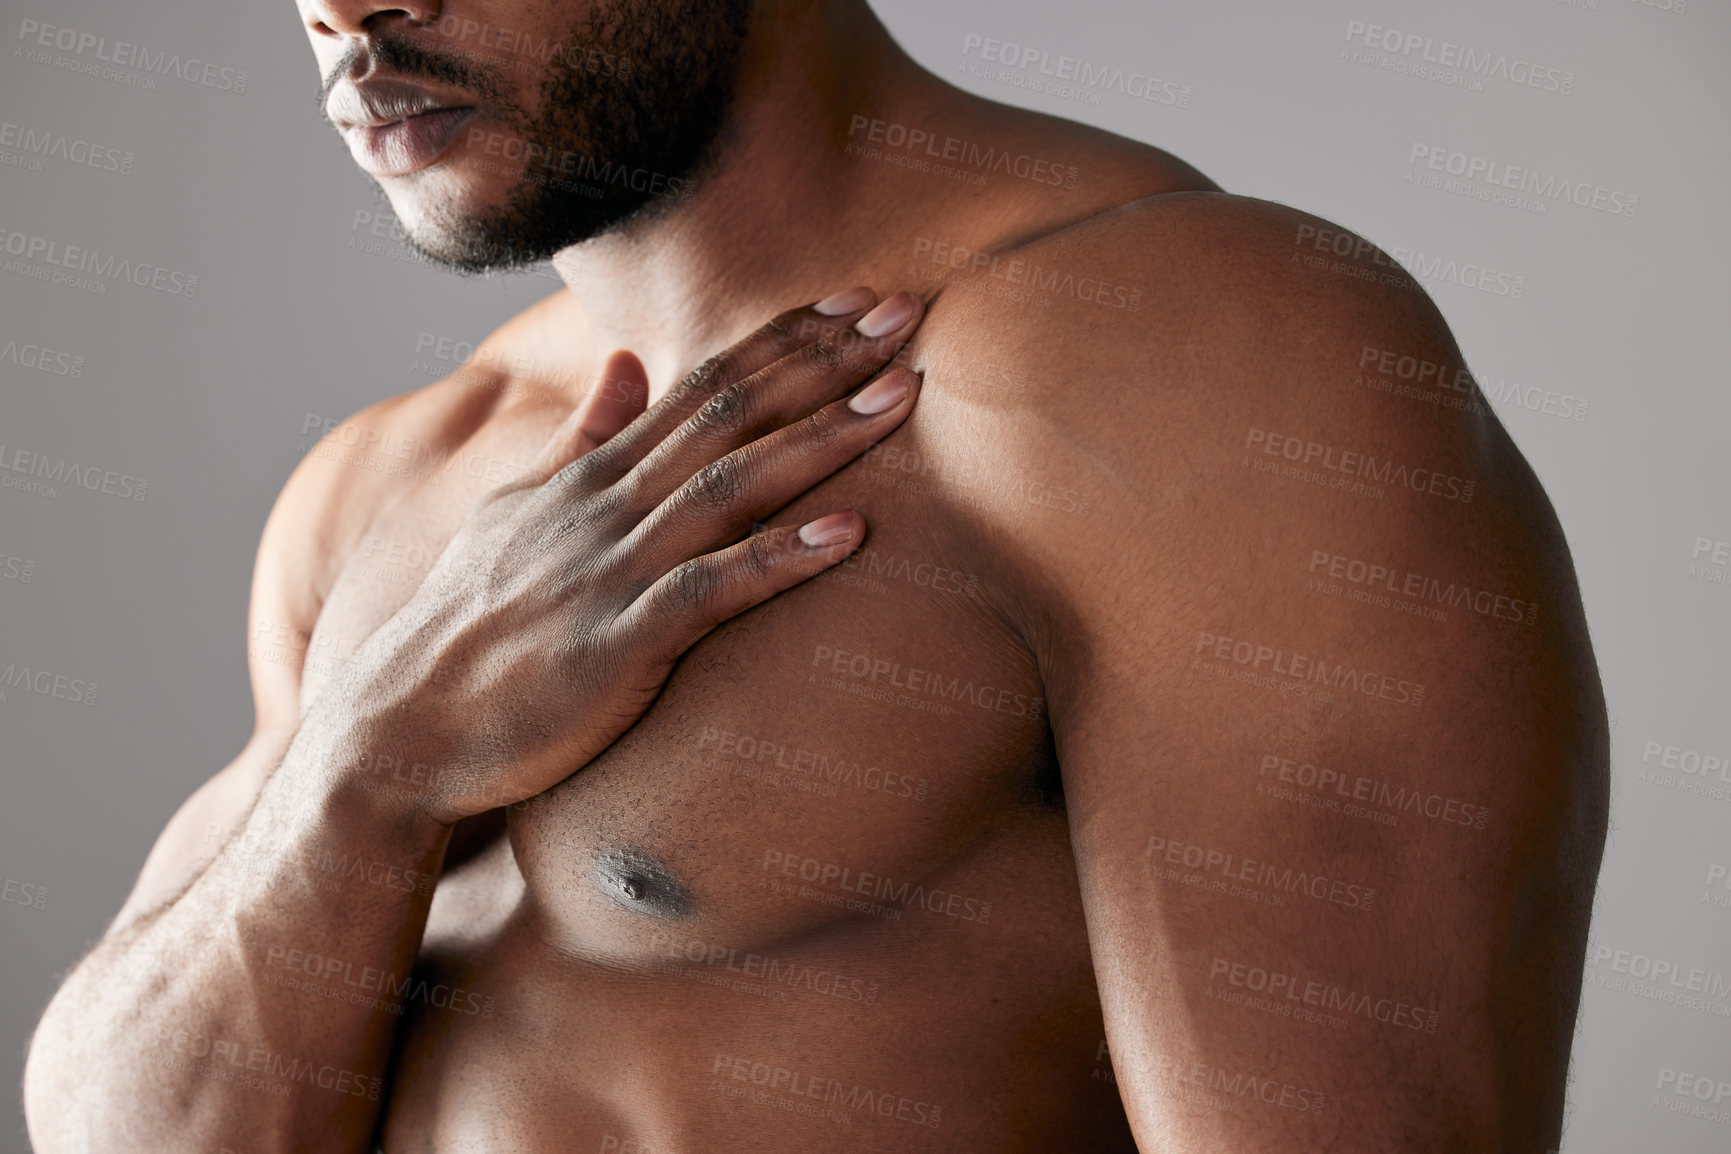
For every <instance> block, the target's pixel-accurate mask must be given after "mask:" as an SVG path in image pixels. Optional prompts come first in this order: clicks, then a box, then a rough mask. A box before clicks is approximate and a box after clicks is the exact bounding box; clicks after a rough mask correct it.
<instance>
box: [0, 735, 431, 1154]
mask: <svg viewBox="0 0 1731 1154" xmlns="http://www.w3.org/2000/svg"><path fill="white" fill-rule="evenodd" d="M340 756H342V755H341V754H340V753H339V752H338V747H337V744H336V743H334V742H331V741H321V740H319V739H318V738H317V737H315V736H312V735H310V734H307V733H303V735H302V738H301V739H297V741H296V742H295V744H294V745H293V746H292V747H291V748H290V750H289V753H288V755H287V756H286V757H285V759H284V761H283V764H282V766H281V767H280V768H279V769H278V770H277V771H276V772H275V773H274V774H272V776H271V778H270V780H269V781H268V782H267V783H266V785H265V787H264V789H263V790H262V792H261V793H260V795H259V800H258V803H257V805H255V806H254V808H253V811H252V813H251V814H250V816H249V817H248V819H247V821H246V823H245V825H244V827H243V828H242V829H241V831H240V832H239V833H238V834H237V835H236V836H235V837H234V839H233V840H232V841H231V842H230V843H229V844H228V845H227V846H226V847H224V849H223V850H222V852H221V853H220V854H219V855H218V856H217V858H216V859H215V861H213V862H212V864H211V865H210V867H209V868H207V869H206V870H205V871H204V872H203V873H202V874H201V875H200V876H199V877H198V879H197V880H196V881H194V882H193V883H192V884H191V885H190V886H189V887H188V889H187V890H186V891H185V892H184V893H183V894H181V895H180V896H179V897H178V898H176V899H175V900H173V901H172V902H170V903H168V904H167V905H165V906H164V907H163V908H161V909H160V910H158V911H156V912H155V913H154V914H152V915H150V916H149V917H147V918H144V919H141V920H139V921H137V922H135V923H133V924H132V925H131V926H130V927H128V928H125V929H123V930H121V931H120V932H119V933H117V934H115V935H114V936H111V937H110V938H109V939H108V940H106V941H104V942H103V943H102V944H100V945H99V946H98V947H97V948H96V950H94V951H93V952H92V953H91V954H90V956H89V957H87V958H86V959H85V960H84V962H83V963H82V964H81V965H79V967H78V968H77V969H76V970H75V971H74V972H73V974H72V976H71V977H70V978H69V979H68V980H67V981H66V983H65V984H64V985H63V986H62V988H61V990H60V991H59V993H58V994H57V995H56V997H55V998H54V1000H53V1002H52V1003H51V1004H50V1006H49V1008H48V1011H47V1013H46V1014H45V1015H44V1017H43V1020H42V1023H41V1025H40V1026H39V1027H38V1029H37V1032H36V1036H35V1039H34V1041H33V1043H32V1047H31V1053H30V1057H29V1064H28V1067H27V1069H26V1074H25V1098H26V1103H25V1104H26V1110H27V1113H28V1116H29V1119H30V1130H31V1136H32V1139H33V1140H34V1142H35V1144H36V1149H37V1150H38V1151H41V1152H42V1154H56V1152H58V1151H61V1150H86V1149H114V1150H118V1149H176V1150H212V1151H214V1150H219V1149H221V1148H222V1146H223V1145H225V1144H226V1145H228V1146H231V1147H234V1148H236V1149H244V1150H247V1151H248V1152H249V1154H258V1152H261V1151H265V1150H293V1149H311V1148H317V1149H320V1150H327V1151H333V1152H336V1151H344V1150H362V1149H363V1148H365V1143H366V1141H367V1139H368V1137H369V1135H370V1134H371V1132H372V1130H373V1126H374V1122H375V1120H376V1117H377V1112H378V1109H379V1106H380V1102H381V1100H382V1098H383V1081H382V1079H383V1076H384V1072H385V1065H386V1062H387V1060H388V1057H389V1054H390V1048H391V1041H392V1037H393V1033H394V1029H395V1026H396V1023H397V1021H398V1020H399V1019H398V1017H397V1015H396V1014H395V1013H394V1012H392V1010H393V1008H394V1007H395V1004H396V1001H397V999H396V998H395V997H393V991H395V992H397V993H400V992H401V991H402V989H403V987H404V984H405V982H406V980H407V978H408V975H409V973H410V971H411V969H412V967H413V964H414V958H415V954H416V951H417V948H418V946H419V943H420V938H421V932H422V930H423V928H424V926H425V922H426V914H427V908H428V905H429V903H430V901H431V895H432V889H433V883H434V880H435V879H436V878H437V876H438V870H439V866H440V861H441V859H442V857H443V854H444V849H445V845H446V842H447V841H448V838H449V828H448V827H447V826H443V825H440V824H438V823H435V822H433V821H431V820H429V819H427V818H425V817H422V816H419V815H418V814H417V813H416V812H415V811H414V810H413V808H412V807H410V806H407V805H405V804H404V799H403V798H402V797H401V796H392V795H388V794H380V793H374V792H369V791H368V790H366V789H363V788H361V787H360V786H359V785H358V784H357V781H358V779H357V778H356V777H355V776H353V775H349V774H345V773H343V772H340V770H341V767H340V766H337V765H335V764H333V762H334V761H335V759H336V758H338V757H340ZM315 959H316V960H315ZM309 987H311V988H309ZM329 990H338V991H341V993H340V994H339V995H338V996H327V995H328V991H329ZM351 994H352V995H354V996H353V997H351V996H349V995H351Z"/></svg>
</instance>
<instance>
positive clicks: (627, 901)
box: [594, 849, 692, 918]
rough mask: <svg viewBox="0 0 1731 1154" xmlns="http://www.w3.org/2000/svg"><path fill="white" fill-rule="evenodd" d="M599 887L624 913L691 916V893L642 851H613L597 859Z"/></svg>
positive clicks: (596, 873)
mask: <svg viewBox="0 0 1731 1154" xmlns="http://www.w3.org/2000/svg"><path fill="white" fill-rule="evenodd" d="M594 867H595V884H596V885H598V886H599V887H600V888H601V892H602V893H604V894H606V895H607V897H608V898H609V899H611V900H612V902H613V903H614V904H615V905H617V906H620V907H622V908H624V909H628V910H634V911H636V912H638V913H643V914H649V915H651V916H652V917H659V918H682V917H685V916H687V915H688V914H690V913H691V908H692V899H691V893H690V891H689V890H687V889H686V888H685V886H684V885H682V884H681V883H680V881H679V879H678V878H676V877H674V876H673V873H672V871H670V870H669V869H668V868H667V867H666V866H664V865H662V864H661V863H660V862H658V861H656V860H655V859H654V858H652V857H650V856H649V855H648V854H646V853H643V852H641V851H639V850H629V849H611V850H603V851H602V852H600V853H597V854H596V855H595V861H594Z"/></svg>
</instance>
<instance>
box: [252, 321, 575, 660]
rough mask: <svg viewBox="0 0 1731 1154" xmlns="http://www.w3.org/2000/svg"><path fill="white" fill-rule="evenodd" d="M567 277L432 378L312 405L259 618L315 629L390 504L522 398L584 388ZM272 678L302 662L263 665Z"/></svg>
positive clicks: (265, 567) (270, 541) (265, 566)
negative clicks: (567, 335)
mask: <svg viewBox="0 0 1731 1154" xmlns="http://www.w3.org/2000/svg"><path fill="white" fill-rule="evenodd" d="M572 313H573V306H572V303H571V301H570V294H569V293H568V292H566V291H564V290H563V289H562V290H560V291H559V292H556V293H553V294H552V295H550V296H549V297H547V298H545V299H544V300H542V301H540V302H537V303H536V304H534V305H532V306H531V307H529V308H528V309H525V310H524V311H523V312H521V313H519V314H517V315H516V316H515V317H513V318H511V319H510V320H509V321H507V322H506V323H505V324H503V325H501V326H500V327H499V328H498V329H496V330H495V331H494V332H492V333H491V334H489V335H488V336H487V337H485V338H484V339H483V340H481V341H480V342H478V343H477V344H476V345H475V346H474V347H473V349H472V350H470V349H463V350H461V355H462V356H463V358H464V359H463V360H462V361H461V363H457V364H454V366H453V371H452V372H451V374H450V375H449V376H447V377H445V378H443V379H441V380H439V381H436V382H434V383H433V384H430V385H427V386H424V387H422V388H418V389H414V390H412V391H409V392H404V393H401V394H398V395H395V396H391V397H387V398H385V399H383V400H380V401H377V402H374V403H373V404H370V405H368V406H366V407H365V408H363V409H361V410H359V411H357V412H355V413H352V414H350V415H349V416H347V417H344V418H342V419H340V420H338V419H324V420H321V419H320V418H318V417H309V418H308V420H307V422H306V427H305V430H304V432H305V435H306V441H305V446H304V447H305V455H304V456H303V457H302V459H301V461H300V463H299V464H298V465H296V467H295V469H294V471H293V472H292V473H291V474H290V476H289V478H288V480H287V481H286V482H285V483H284V485H283V488H282V491H281V493H280V494H279V495H278V497H277V500H276V503H275V506H274V507H273V509H272V510H271V514H270V517H269V518H268V520H267V521H266V524H265V528H264V532H263V535H262V537H261V540H260V544H259V552H258V558H257V562H256V565H255V569H254V578H253V607H254V611H253V616H254V618H255V620H254V622H253V629H254V630H257V629H259V628H261V627H264V626H265V625H269V626H271V627H273V628H286V629H288V630H289V631H290V632H291V633H292V632H293V631H294V630H303V631H304V630H310V629H311V627H312V623H313V622H314V621H316V619H317V616H318V612H319V609H320V608H321V607H322V605H323V603H324V599H325V595H326V594H327V593H328V592H329V590H330V588H331V586H332V585H333V584H334V583H335V581H336V579H337V577H338V575H339V574H340V573H341V572H342V569H343V566H344V564H345V563H346V562H347V561H348V559H349V556H350V555H351V553H352V552H353V550H354V548H355V547H356V546H357V544H358V543H359V542H360V541H361V540H362V539H363V537H364V535H365V533H366V531H367V529H368V527H369V526H370V525H371V524H372V523H373V520H374V518H375V517H377V516H378V514H379V513H380V511H381V510H383V509H385V508H387V507H388V506H390V505H391V504H393V503H394V502H396V501H397V500H399V499H400V498H401V497H402V496H403V495H404V494H406V493H408V492H410V491H412V490H413V489H414V488H415V486H416V485H417V484H419V483H420V482H421V481H423V480H424V479H425V477H426V475H427V472H428V470H429V469H432V468H436V467H437V464H438V463H439V462H447V461H449V460H451V459H452V458H453V455H454V454H457V453H458V452H459V451H460V450H461V448H462V446H463V445H464V444H465V443H467V442H469V441H470V440H471V438H473V437H475V436H476V435H477V434H478V433H479V432H480V431H481V430H482V428H483V427H485V426H486V425H487V423H488V422H489V421H490V420H492V419H494V418H496V417H497V416H498V415H499V414H501V413H502V412H504V411H506V410H508V409H511V408H512V407H514V406H529V405H538V404H549V405H551V404H557V403H558V402H559V398H561V397H563V398H565V402H564V403H565V404H567V405H568V404H569V398H570V397H571V396H573V395H575V391H574V389H573V388H572V387H571V381H572V378H573V376H574V374H575V373H576V371H577V370H576V366H575V365H574V364H573V362H572V361H571V351H570V342H569V340H568V339H567V340H565V341H563V342H561V341H560V340H558V339H557V336H558V334H559V332H560V331H561V328H562V327H564V328H565V329H566V331H568V327H569V324H570V323H571V322H572ZM256 672H257V674H258V675H259V676H262V677H263V678H265V679H266V680H269V679H271V678H272V677H282V676H285V675H286V676H290V677H293V676H294V675H295V671H293V670H289V671H286V673H285V671H283V670H276V671H271V670H258V671H256Z"/></svg>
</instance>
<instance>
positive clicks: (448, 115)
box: [349, 108, 475, 176]
mask: <svg viewBox="0 0 1731 1154" xmlns="http://www.w3.org/2000/svg"><path fill="white" fill-rule="evenodd" d="M474 114H475V110H474V109H473V108H441V109H439V110H437V111H436V112H424V113H422V114H421V115H419V116H411V117H409V118H408V119H407V120H399V121H397V122H396V123H395V124H386V125H383V126H381V127H378V128H374V127H371V126H370V125H364V124H363V125H361V126H359V127H357V128H352V129H350V130H349V151H350V152H351V153H353V154H354V158H355V163H356V164H358V165H360V166H361V167H362V168H364V169H366V170H367V171H368V172H370V173H372V174H373V175H374V176H407V175H408V174H409V173H411V172H419V171H420V170H421V169H423V168H426V167H428V166H429V165H431V164H432V163H433V162H434V161H436V160H438V159H439V157H440V156H441V155H443V153H444V152H445V150H446V149H447V148H449V147H450V146H451V141H452V140H454V139H455V138H456V135H457V129H459V128H461V127H462V126H463V122H464V121H466V120H468V119H469V117H471V116H473V115H474Z"/></svg>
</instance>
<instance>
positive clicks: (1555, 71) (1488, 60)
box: [1346, 20, 1575, 96]
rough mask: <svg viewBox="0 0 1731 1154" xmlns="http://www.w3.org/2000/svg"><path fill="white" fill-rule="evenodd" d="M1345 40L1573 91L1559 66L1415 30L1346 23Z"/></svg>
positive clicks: (1567, 92)
mask: <svg viewBox="0 0 1731 1154" xmlns="http://www.w3.org/2000/svg"><path fill="white" fill-rule="evenodd" d="M1346 40H1347V42H1348V43H1350V44H1359V45H1362V46H1364V47H1365V48H1371V49H1375V50H1377V51H1379V52H1386V53H1389V54H1390V55H1391V56H1396V57H1402V58H1410V57H1415V56H1416V57H1417V58H1418V59H1419V60H1422V61H1423V62H1424V63H1426V64H1434V65H1437V66H1438V67H1441V68H1450V69H1455V70H1457V71H1459V72H1462V73H1465V74H1467V75H1469V76H1477V77H1480V78H1483V79H1486V80H1505V81H1508V82H1509V83H1510V84H1519V85H1524V86H1525V87H1528V88H1537V89H1539V90H1540V91H1541V92H1557V93H1561V94H1562V95H1564V96H1568V95H1570V94H1572V93H1573V92H1574V91H1575V74H1574V73H1573V72H1569V71H1566V70H1564V69H1561V68H1548V67H1544V66H1541V65H1539V64H1535V63H1534V62H1533V61H1531V60H1524V59H1522V58H1520V57H1513V58H1511V57H1509V55H1508V54H1507V53H1503V52H1481V51H1479V50H1478V49H1476V48H1470V47H1468V46H1466V45H1464V44H1456V43H1455V42H1454V41H1452V40H1437V39H1436V38H1435V37H1431V36H1423V35H1420V34H1419V33H1417V32H1402V31H1400V30H1399V29H1398V28H1385V27H1383V26H1382V25H1380V24H1367V23H1365V22H1364V21H1363V20H1348V21H1347V22H1346Z"/></svg>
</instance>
